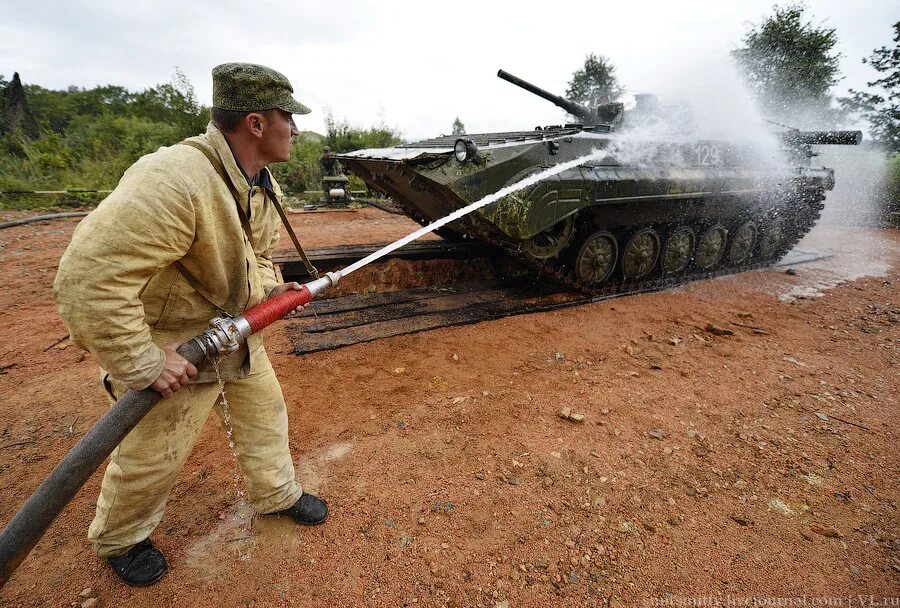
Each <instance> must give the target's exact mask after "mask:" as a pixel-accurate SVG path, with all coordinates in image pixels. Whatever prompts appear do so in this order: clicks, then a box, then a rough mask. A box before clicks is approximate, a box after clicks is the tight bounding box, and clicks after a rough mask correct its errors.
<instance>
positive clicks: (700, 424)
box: [0, 210, 900, 608]
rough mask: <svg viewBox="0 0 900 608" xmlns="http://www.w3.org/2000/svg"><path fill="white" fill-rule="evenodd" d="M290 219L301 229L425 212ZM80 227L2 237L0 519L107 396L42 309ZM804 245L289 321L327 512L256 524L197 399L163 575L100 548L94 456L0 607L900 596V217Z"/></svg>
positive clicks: (275, 333) (328, 240)
mask: <svg viewBox="0 0 900 608" xmlns="http://www.w3.org/2000/svg"><path fill="white" fill-rule="evenodd" d="M3 219H6V218H3ZM293 222H294V223H295V224H296V227H297V230H298V233H299V235H300V237H301V239H302V240H303V241H304V242H305V243H306V244H308V245H309V246H323V245H335V244H344V243H364V242H378V241H388V240H391V239H393V238H397V237H400V236H402V235H404V234H406V233H407V232H409V231H411V229H412V228H413V227H414V226H413V224H411V223H410V222H409V221H408V220H406V219H403V218H398V217H395V216H389V215H386V214H383V213H381V212H377V211H374V210H366V211H360V212H344V213H310V214H297V215H294V216H293ZM76 223H77V220H61V221H54V222H50V223H47V222H45V223H41V224H32V225H27V226H21V227H16V228H12V229H7V230H3V231H0V259H2V264H0V281H2V283H3V285H4V288H3V290H2V292H0V488H2V490H0V495H2V501H0V523H5V522H7V521H8V520H9V519H10V518H11V517H12V515H13V514H14V512H15V511H16V510H17V509H18V507H19V506H20V505H21V503H22V502H23V501H24V500H25V499H26V498H27V497H28V495H29V494H30V493H31V492H32V491H33V489H34V488H35V487H36V486H37V485H38V483H39V482H40V481H41V480H42V479H43V478H44V477H45V475H46V474H47V473H48V471H49V470H50V469H51V468H52V467H53V466H55V464H56V463H57V462H58V460H59V459H60V458H61V457H62V455H63V454H64V453H65V452H66V451H67V450H68V449H69V448H70V447H71V446H72V445H74V443H75V442H76V441H77V440H78V439H79V438H80V437H81V436H82V435H83V434H84V433H85V431H86V430H87V429H88V428H89V427H90V425H91V424H92V423H93V422H94V421H95V420H96V419H98V418H99V416H100V415H101V414H102V413H103V412H104V410H105V409H106V408H107V402H106V399H105V397H104V393H103V391H102V389H101V387H100V385H99V383H98V370H97V367H96V365H95V363H94V362H93V361H92V359H91V357H90V356H89V355H88V356H86V355H85V354H84V353H83V352H81V351H80V350H79V349H78V348H76V347H75V346H73V345H71V344H69V342H68V341H67V339H66V337H67V331H66V329H65V327H64V325H63V323H62V321H61V320H60V319H59V317H58V316H57V313H56V309H55V306H54V304H53V302H52V300H51V284H52V282H53V277H54V273H55V269H56V264H57V262H58V259H59V257H60V255H61V254H62V252H63V249H64V247H65V245H66V243H67V242H68V239H69V237H70V235H71V231H72V229H73V228H74V226H75V225H76ZM282 243H283V246H285V247H286V246H288V245H289V241H287V239H283V241H282ZM803 246H804V247H805V248H807V249H816V250H819V251H823V252H826V253H830V254H833V257H830V258H829V259H827V260H823V261H819V262H815V263H812V264H808V265H803V266H799V267H797V268H796V274H787V273H786V272H785V270H784V268H777V269H770V270H766V271H759V272H753V273H748V274H744V275H740V276H732V277H726V278H723V279H717V280H712V281H704V282H699V283H694V284H691V285H688V286H685V287H682V288H680V289H677V290H673V291H667V292H663V293H656V294H649V295H641V296H634V297H628V298H621V299H617V300H613V301H606V302H600V303H597V304H593V305H588V306H581V307H577V308H569V309H564V310H559V311H554V312H548V313H541V314H532V315H522V316H516V317H511V318H507V319H503V320H499V321H492V322H488V323H482V324H478V325H470V326H465V327H457V328H448V329H441V330H436V331H431V332H425V333H419V334H414V335H408V336H401V337H398V338H393V339H388V340H383V341H378V342H373V343H368V344H360V345H356V346H353V347H349V348H345V349H341V350H336V351H330V352H323V353H318V354H313V355H308V356H305V357H302V358H300V357H296V356H294V355H292V354H290V344H289V342H288V340H287V338H286V335H285V327H286V326H287V325H288V324H290V323H291V321H289V320H288V321H280V322H278V323H276V324H275V325H273V326H272V327H270V328H269V329H267V330H266V331H267V337H266V340H267V345H268V351H269V354H270V357H271V358H272V360H273V362H274V365H275V368H276V370H277V372H278V374H279V377H280V378H281V381H282V386H283V388H284V392H285V397H286V399H287V403H288V407H289V412H290V425H291V427H290V432H291V438H292V440H291V447H292V451H293V454H294V456H295V458H296V464H297V472H298V477H299V478H300V480H301V482H302V483H303V484H304V487H305V488H306V489H308V490H309V491H312V492H315V493H317V494H320V495H321V496H323V497H324V498H325V499H326V500H327V501H328V503H329V506H330V508H331V517H330V518H329V520H328V521H327V522H326V523H325V524H324V525H322V526H319V527H315V528H308V529H306V528H299V527H297V526H294V525H293V524H291V523H290V522H289V521H287V520H285V519H282V518H271V517H254V516H253V514H252V513H251V512H250V511H249V509H248V507H247V505H246V504H245V502H244V501H243V498H242V496H241V495H240V492H241V491H242V489H243V486H242V480H241V478H240V475H239V473H238V469H237V465H236V463H235V461H234V458H233V457H232V456H231V454H230V452H229V450H228V448H227V445H226V440H225V434H224V433H223V431H222V429H221V428H219V426H218V421H217V419H216V418H215V417H212V418H211V419H210V420H209V422H208V424H207V427H206V428H205V429H204V431H203V434H202V436H201V439H200V441H199V442H198V444H197V447H196V448H195V450H194V452H193V454H192V456H191V458H190V459H189V461H188V463H187V465H186V467H185V469H184V471H183V473H182V475H181V477H180V479H179V481H178V484H177V485H176V487H175V489H174V492H173V494H172V497H171V501H170V503H169V508H168V511H167V514H166V517H165V519H164V521H163V523H162V525H161V526H160V527H159V528H158V529H157V531H156V532H155V533H154V535H153V537H152V538H153V540H154V542H155V543H156V544H157V545H158V546H159V547H160V548H161V549H162V550H163V551H164V553H165V554H166V556H167V558H168V560H169V564H170V570H169V572H168V574H167V575H166V576H165V577H164V578H163V580H162V581H161V582H160V583H159V584H157V585H155V586H154V587H151V588H147V589H133V588H128V587H124V586H123V585H121V584H120V583H119V582H118V580H117V579H116V577H115V576H114V575H113V574H112V572H111V571H110V570H109V569H108V567H107V566H106V565H105V564H104V563H102V562H101V561H100V560H98V559H97V558H96V557H95V556H94V555H93V553H92V551H91V548H90V546H89V544H88V543H87V540H86V536H85V535H86V529H87V526H88V523H89V521H90V519H91V517H92V515H93V510H94V500H95V499H96V496H97V492H98V486H99V481H100V477H101V474H100V473H97V474H96V475H94V477H93V478H92V479H91V481H90V482H89V483H88V484H87V486H86V487H85V488H84V489H83V490H82V491H81V492H80V493H79V494H78V496H77V497H76V498H75V500H74V501H73V502H72V504H71V505H69V507H68V508H67V509H66V510H65V512H64V513H63V514H62V515H61V516H60V518H59V519H58V520H57V521H56V523H55V524H54V525H53V526H52V527H51V529H50V530H49V532H48V533H47V535H46V536H45V537H44V539H43V540H42V541H41V543H40V544H39V545H38V546H37V547H36V549H35V551H34V552H33V553H32V554H31V556H30V557H29V558H28V559H27V560H26V561H25V562H24V563H23V564H22V566H21V567H20V568H19V570H18V571H17V572H16V573H15V574H14V576H13V577H12V579H11V580H10V581H9V583H8V584H7V585H6V587H4V588H3V589H2V591H0V605H3V606H70V605H76V606H80V605H81V604H82V603H83V602H85V599H86V597H87V596H95V597H97V598H98V599H99V605H100V606H116V605H128V606H133V607H138V606H193V607H194V608H203V607H212V606H383V607H399V606H487V607H489V608H504V607H508V608H520V607H544V606H603V605H614V606H622V607H627V606H653V605H656V606H666V605H668V606H714V605H729V606H736V605H760V606H769V605H779V606H788V605H790V606H799V605H804V606H805V605H831V606H838V605H840V606H870V605H872V606H875V605H878V606H881V605H900V604H898V603H884V602H885V601H887V602H892V601H893V602H900V600H891V599H887V600H886V599H885V598H896V597H897V596H900V519H898V512H897V501H898V498H900V482H898V480H900V453H898V449H897V447H898V445H900V426H898V423H897V409H898V393H900V390H898V389H900V374H898V369H900V367H898V363H900V324H898V321H900V290H898V286H900V231H897V230H877V229H864V228H828V227H820V228H816V229H815V230H814V231H813V233H812V234H811V235H810V236H809V237H807V239H806V240H805V241H804V243H803ZM563 409H568V410H570V411H571V412H572V413H576V414H582V415H583V416H584V419H583V421H581V422H576V421H573V420H571V419H564V418H562V417H560V412H561V410H563ZM82 592H84V596H82V595H80V594H82ZM862 596H864V597H862ZM753 598H755V601H756V603H755V604H754V603H750V602H752V601H754V599H753ZM778 598H782V600H784V602H783V603H774V602H776V601H779V600H778ZM788 599H789V601H790V602H793V603H786V602H787V601H788ZM826 599H827V601H829V602H830V603H827V604H826V603H822V602H824V601H826ZM870 600H871V602H872V603H867V602H869V601H870ZM801 601H803V602H805V603H800V602H801ZM814 601H816V602H819V603H813V602H814ZM716 602H719V603H716ZM726 602H731V603H727V604H726ZM879 602H881V603H879Z"/></svg>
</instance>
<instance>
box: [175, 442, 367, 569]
mask: <svg viewBox="0 0 900 608" xmlns="http://www.w3.org/2000/svg"><path fill="white" fill-rule="evenodd" d="M352 448H353V444H351V443H349V442H337V443H332V444H330V445H328V446H325V447H324V448H322V449H321V450H319V451H318V452H313V453H312V454H309V455H306V456H304V457H302V458H301V459H300V460H299V462H296V463H294V468H295V470H296V472H297V479H299V480H300V483H301V484H302V485H303V489H304V490H305V491H308V492H311V493H313V494H315V493H317V492H318V491H319V489H320V488H322V487H323V486H324V485H325V482H326V480H327V477H328V473H327V468H328V464H329V463H331V462H334V461H336V460H340V459H341V458H343V457H345V456H346V455H347V454H349V453H350V450H351V449H352ZM220 517H221V520H220V521H219V523H218V525H216V527H215V528H214V529H213V530H212V531H211V532H210V533H209V534H207V535H206V536H204V537H202V538H201V539H200V540H198V541H197V542H195V543H194V544H193V545H192V546H191V547H189V548H188V550H187V551H186V553H185V565H187V566H188V567H189V568H192V569H193V570H194V571H195V575H196V576H197V578H199V579H201V580H210V579H214V578H216V577H218V576H220V575H221V574H222V572H224V571H226V570H227V569H228V568H229V567H230V566H231V564H233V563H235V562H237V561H247V560H252V559H253V555H254V554H255V553H256V552H257V551H265V552H267V553H273V552H274V553H278V552H280V551H284V550H296V549H299V548H300V547H302V546H303V543H304V541H303V536H302V535H301V534H298V533H297V525H296V524H295V523H294V522H293V521H291V520H290V519H289V518H287V517H267V516H257V515H256V513H255V511H254V510H253V508H252V507H251V506H250V505H249V503H248V502H247V501H246V500H240V501H239V502H238V503H236V504H234V505H233V506H232V507H231V509H230V510H228V511H225V512H223V513H222V514H221V515H220Z"/></svg>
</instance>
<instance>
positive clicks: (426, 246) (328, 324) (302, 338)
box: [287, 241, 825, 355]
mask: <svg viewBox="0 0 900 608" xmlns="http://www.w3.org/2000/svg"><path fill="white" fill-rule="evenodd" d="M411 245H415V243H413V244H411ZM418 245H419V247H417V248H414V249H416V251H414V252H411V251H406V252H404V251H403V250H400V251H398V252H396V253H397V254H398V255H396V256H394V257H401V258H402V257H406V259H434V258H436V257H440V253H441V251H442V250H446V251H447V252H449V253H450V254H452V255H461V254H462V253H463V252H464V251H466V248H467V247H468V246H469V245H468V244H467V243H447V242H446V241H425V242H422V243H419V244H418ZM379 247H380V246H377V245H376V246H372V247H371V248H370V247H367V246H353V247H345V248H334V249H329V250H317V251H311V252H310V258H311V259H313V260H317V259H318V260H321V261H323V262H324V261H329V260H335V259H338V258H339V257H340V256H342V255H344V254H345V253H347V252H349V251H354V252H367V251H369V249H371V250H372V251H374V250H376V249H378V248H379ZM471 251H475V252H478V251H480V249H479V248H478V247H477V246H472V248H471ZM409 256H428V257H427V258H422V257H409ZM823 257H825V256H823V255H821V254H818V253H816V252H809V251H798V250H793V251H791V252H789V253H788V254H787V255H786V256H785V257H784V258H783V259H782V260H781V261H780V262H779V263H778V264H776V266H789V265H795V264H801V263H806V262H811V261H813V260H818V259H822V258H823ZM457 259H459V258H457ZM314 263H320V262H314ZM335 267H337V266H335ZM301 270H302V267H301ZM733 273H734V270H733V269H727V268H726V269H723V270H721V271H718V272H711V273H703V275H702V276H700V277H698V278H711V277H715V276H721V275H726V274H733ZM668 287H671V285H669V284H668V282H664V281H655V282H650V281H648V282H644V283H642V284H640V285H637V286H634V287H633V288H632V289H629V290H622V289H619V290H616V291H614V292H610V293H605V294H594V295H589V294H585V293H583V292H579V291H572V290H566V289H565V288H563V287H561V286H560V285H557V284H553V283H549V284H548V282H547V281H546V280H543V279H541V278H540V277H531V278H521V277H519V278H515V279H505V280H504V279H496V280H490V281H477V282H472V283H465V284H460V285H450V286H440V287H426V288H419V289H406V290H399V291H389V292H384V293H376V294H361V295H352V296H346V297H342V298H333V299H328V300H318V301H316V302H313V304H312V306H311V307H310V308H309V309H308V310H307V311H305V312H304V313H303V314H302V315H300V316H298V317H296V318H295V321H294V322H292V323H291V324H290V325H289V326H288V328H287V332H288V337H289V338H290V340H291V343H292V345H293V347H294V353H295V354H298V355H300V354H305V353H311V352H317V351H322V350H332V349H335V348H341V347H343V346H350V345H352V344H358V343H361V342H371V341H373V340H378V339H381V338H388V337H392V336H398V335H403V334H409V333H415V332H419V331H427V330H430V329H436V328H439V327H451V326H454V325H465V324H469V323H477V322H480V321H487V320H490V319H498V318H502V317H506V316H510V315H517V314H524V313H531V312H540V311H546V310H553V309H557V308H564V307H568V306H577V305H581V304H588V303H591V302H597V301H600V300H606V299H611V298H617V297H621V296H626V295H634V294H638V293H646V292H651V291H658V290H661V289H665V288H668Z"/></svg>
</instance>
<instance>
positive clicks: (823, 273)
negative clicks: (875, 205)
mask: <svg viewBox="0 0 900 608" xmlns="http://www.w3.org/2000/svg"><path fill="white" fill-rule="evenodd" d="M797 248H798V249H811V250H815V251H817V252H820V253H822V254H824V256H825V257H823V258H821V259H818V260H813V261H811V262H808V263H805V264H802V265H799V266H797V267H796V268H795V269H794V270H795V271H796V273H797V274H796V276H795V284H794V285H792V286H791V287H790V288H789V289H787V290H786V291H785V290H783V289H780V290H779V293H778V297H779V299H781V300H782V301H786V302H790V301H793V300H795V299H798V298H818V297H821V296H822V295H823V294H824V292H825V291H827V290H828V289H832V288H834V287H838V286H840V285H843V284H844V283H847V282H849V281H853V280H856V279H860V278H863V277H882V276H885V275H887V274H888V273H889V272H890V271H891V267H892V266H893V265H894V264H896V263H898V261H900V239H898V237H897V234H896V232H891V231H884V230H877V229H871V228H845V227H837V226H827V225H824V226H817V227H816V228H814V229H813V231H812V232H810V233H809V234H808V235H806V237H804V238H803V240H801V241H800V243H798V244H797Z"/></svg>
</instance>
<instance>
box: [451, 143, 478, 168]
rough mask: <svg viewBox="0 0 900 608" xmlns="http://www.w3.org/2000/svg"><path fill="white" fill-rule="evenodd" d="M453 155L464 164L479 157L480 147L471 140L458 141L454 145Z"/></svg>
mask: <svg viewBox="0 0 900 608" xmlns="http://www.w3.org/2000/svg"><path fill="white" fill-rule="evenodd" d="M453 154H454V155H455V156H456V160H458V161H459V162H461V163H464V162H466V161H467V160H472V159H473V158H475V157H476V156H478V146H476V145H475V142H473V141H472V140H471V139H457V140H456V143H455V144H454V145H453Z"/></svg>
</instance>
